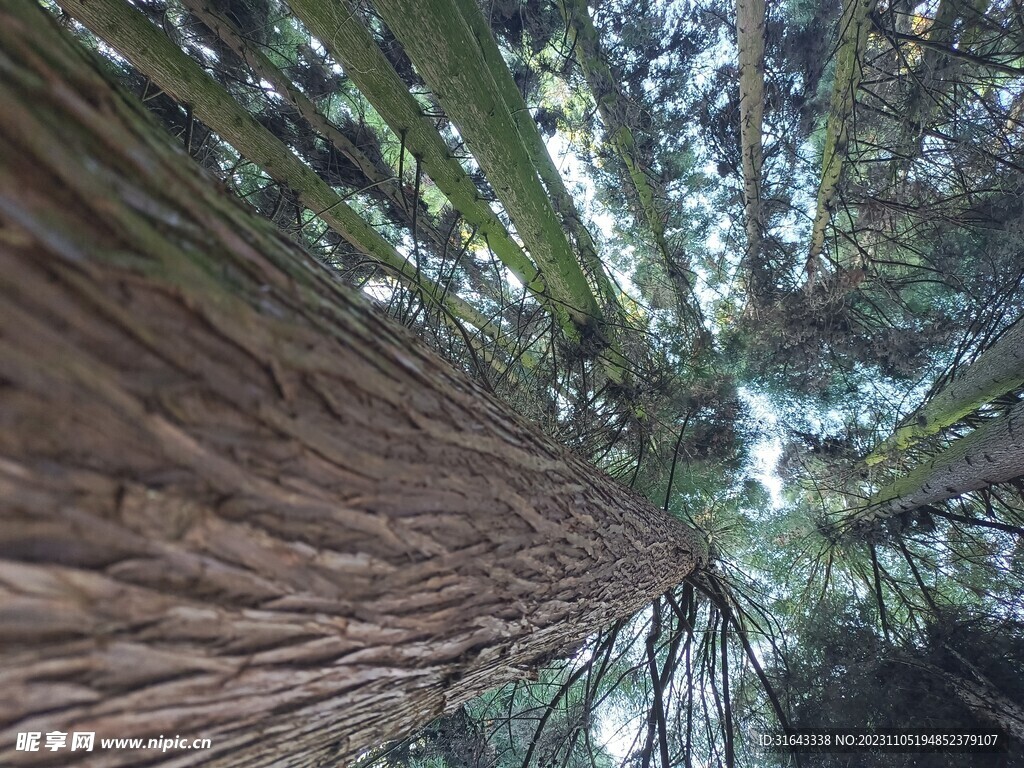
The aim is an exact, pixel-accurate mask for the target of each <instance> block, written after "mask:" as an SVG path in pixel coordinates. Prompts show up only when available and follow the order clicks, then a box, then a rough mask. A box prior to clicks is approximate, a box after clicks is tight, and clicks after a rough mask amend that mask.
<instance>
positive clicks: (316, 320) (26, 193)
mask: <svg viewBox="0 0 1024 768" xmlns="http://www.w3.org/2000/svg"><path fill="white" fill-rule="evenodd" d="M0 103H2V104H3V105H4V109H3V110H0V142H2V144H3V147H4V151H3V153H2V154H0V262H2V265H0V361H2V367H0V499H2V502H0V503H2V511H3V525H2V527H0V688H2V690H3V691H4V693H5V696H4V697H3V702H2V703H0V753H2V755H3V757H2V758H0V760H2V761H3V762H4V763H9V764H20V763H22V762H24V763H27V764H32V765H90V766H120V765H175V766H186V765H211V766H228V765H232V766H233V765H245V766H266V765H275V766H314V765H317V766H321V765H345V764H348V763H351V762H352V760H353V759H354V758H355V757H356V756H358V754H359V753H360V752H361V751H362V750H363V749H365V748H367V747H369V746H372V745H375V744H377V743H380V742H382V741H385V740H387V739H390V738H393V737H396V736H398V735H401V734H403V733H405V732H407V731H408V730H409V729H412V728H414V727H416V726H418V725H421V724H423V723H425V722H427V721H428V720H430V719H431V718H433V717H435V716H437V715H440V714H441V713H443V712H445V711H450V710H451V709H453V708H455V707H456V706H458V705H459V704H460V703H461V702H463V701H465V700H467V699H468V698H470V697H472V696H473V695H475V694H477V693H480V692H481V691H483V690H485V689H487V688H489V687H491V686H493V685H496V684H499V683H502V682H504V681H507V680H510V679H513V678H515V677H518V676H521V675H522V674H524V671H525V670H527V669H528V668H529V667H531V666H532V665H536V664H537V663H539V662H541V661H542V660H543V659H544V658H546V657H550V656H551V655H552V654H557V653H558V652H559V651H562V650H564V649H566V648H567V647H571V646H572V645H573V644H575V643H578V642H579V641H581V640H582V639H583V638H585V637H586V635H587V634H588V633H590V632H591V631H592V630H594V629H595V628H597V627H599V626H602V625H605V624H607V623H609V622H611V621H613V620H615V619H616V618H618V617H622V616H626V615H628V614H630V613H631V612H633V611H636V610H637V609H639V608H641V607H642V606H643V605H644V604H645V603H646V602H647V601H648V600H649V599H651V598H652V597H653V596H655V595H657V594H659V593H660V592H662V591H664V590H665V589H667V588H668V587H670V586H672V585H674V584H676V583H678V582H679V581H681V580H682V579H683V577H685V576H686V575H687V574H688V573H690V572H691V571H692V570H693V569H694V568H695V567H697V566H699V565H700V563H701V562H702V561H703V559H704V557H705V556H704V554H703V552H704V548H703V544H702V543H701V541H700V539H699V537H698V536H697V534H696V533H695V532H694V531H693V530H692V529H690V528H688V527H686V526H684V525H683V524H682V523H680V522H678V521H677V520H675V519H673V518H671V517H669V516H667V515H665V514H662V513H661V512H660V511H659V510H657V509H656V508H654V507H652V506H651V505H650V504H649V503H648V502H646V501H645V500H644V499H642V498H641V497H639V496H638V495H636V494H633V493H631V492H630V491H628V490H626V489H624V488H622V487H620V486H618V485H617V484H615V483H614V482H613V481H611V480H610V479H608V478H606V477H605V476H603V475H602V474H600V473H599V472H597V471H596V470H595V469H594V468H593V467H592V466H590V465H588V464H587V463H585V462H584V461H582V460H580V459H578V458H575V457H573V456H572V455H571V454H569V453H568V452H567V451H566V450H565V449H563V448H562V447H560V446H558V445H557V444H555V443H553V442H552V441H550V440H549V439H547V438H545V437H544V436H542V435H541V434H540V433H539V432H538V431H537V430H535V429H533V428H531V427H530V426H528V425H525V424H524V423H523V422H522V421H520V420H519V419H518V418H517V417H516V416H515V415H514V414H512V413H510V412H509V410H508V409H507V407H505V406H503V405H502V404H500V403H499V402H497V401H496V400H494V399H493V398H490V397H489V396H487V394H486V393H484V392H483V391H481V390H480V389H479V388H478V387H476V386H475V385H474V384H473V383H472V382H471V381H470V380H469V379H467V378H466V377H465V376H463V375H462V374H460V373H459V372H457V371H455V370H454V369H453V368H451V367H450V366H449V365H447V364H446V363H445V362H443V361H442V360H441V359H440V358H438V357H437V356H436V355H434V354H433V353H431V352H430V351H429V350H427V349H426V348H425V347H423V346H422V345H420V344H418V343H417V342H416V341H415V340H414V339H413V338H412V337H411V336H410V335H409V334H407V333H406V332H405V331H404V330H403V329H401V328H399V327H397V326H396V325H394V324H393V323H391V322H390V321H388V320H387V319H385V318H383V317H381V316H379V315H378V314H376V313H375V312H374V310H372V309H371V308H370V307H369V306H368V305H367V304H366V303H364V302H363V301H362V300H361V299H360V298H359V297H358V296H357V295H355V294H353V293H351V292H349V291H347V290H346V289H343V288H341V287H339V286H338V285H337V283H336V282H335V281H334V279H333V278H332V276H331V274H330V273H329V272H327V271H326V270H324V269H323V268H321V267H319V266H318V265H317V264H316V263H315V262H314V261H313V260H312V259H311V258H310V257H308V256H306V255H305V254H303V253H302V252H301V251H299V250H298V249H297V248H296V247H295V246H294V245H293V244H291V243H289V242H288V241H287V240H286V239H285V238H284V237H283V236H281V235H280V234H278V233H277V232H276V231H275V230H274V229H273V227H272V226H271V225H270V224H269V222H264V221H259V220H257V219H255V218H254V217H253V216H252V215H251V214H250V213H248V212H247V211H246V210H245V209H244V207H243V206H242V205H240V204H239V203H238V202H237V201H235V200H232V199H230V198H229V197H228V196H227V195H225V194H224V193H223V191H221V190H218V189H217V188H216V185H215V184H214V183H213V182H212V181H211V179H210V178H209V177H208V176H206V175H204V174H203V173H202V172H201V171H200V170H199V169H198V168H197V167H196V166H194V165H193V164H192V163H191V162H190V161H189V160H188V159H187V157H186V156H185V154H184V152H183V151H181V149H180V148H176V147H174V146H172V145H171V143H170V139H169V138H168V137H167V136H166V135H163V134H161V133H160V132H159V129H158V128H157V127H156V125H155V123H154V122H152V121H151V120H150V119H149V117H148V116H147V115H146V114H145V111H144V109H143V107H142V106H141V105H139V104H137V103H136V102H134V101H131V100H130V99H128V98H127V97H125V96H123V95H121V94H120V93H118V92H116V91H115V90H114V89H113V88H112V87H111V86H110V85H109V84H108V83H107V82H106V81H105V79H104V78H103V76H102V75H101V74H100V68H99V67H98V66H97V65H95V64H93V63H92V61H91V59H89V58H88V57H87V55H86V54H85V53H84V52H83V51H81V50H80V49H79V48H78V47H77V46H76V45H75V44H73V43H72V42H70V41H69V39H68V38H67V37H66V36H65V35H63V34H62V33H60V32H59V30H58V29H57V28H56V25H55V24H53V23H52V22H51V21H50V20H49V19H47V18H46V16H45V14H44V13H43V12H42V11H41V10H40V9H39V8H38V7H37V6H35V5H34V4H32V3H24V2H21V0H0ZM52 730H59V731H66V732H72V731H94V732H95V733H96V735H97V739H99V738H111V737H156V736H161V735H162V736H174V735H180V736H186V737H189V738H192V737H195V738H209V739H211V740H212V748H211V749H209V750H194V751H189V750H184V751H182V750H170V751H168V752H164V753H160V752H155V751H138V752H133V751H130V750H114V749H110V750H103V749H101V748H100V747H99V746H98V743H97V747H96V748H95V749H94V751H93V752H83V751H77V752H71V751H69V750H67V749H65V750H62V751H59V752H47V751H45V750H44V751H42V752H36V753H23V752H15V751H14V742H15V734H16V733H18V732H25V731H42V732H44V733H45V732H48V731H52Z"/></svg>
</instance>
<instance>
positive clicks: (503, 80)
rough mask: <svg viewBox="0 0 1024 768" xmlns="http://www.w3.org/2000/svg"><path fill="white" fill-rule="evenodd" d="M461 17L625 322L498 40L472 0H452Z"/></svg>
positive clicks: (601, 290)
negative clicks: (454, 0)
mask: <svg viewBox="0 0 1024 768" xmlns="http://www.w3.org/2000/svg"><path fill="white" fill-rule="evenodd" d="M456 2H457V3H458V6H459V11H460V13H461V14H462V18H463V20H464V21H465V22H466V24H467V25H468V26H469V28H470V30H472V33H473V39H474V40H475V42H476V45H477V47H478V48H479V49H480V54H481V56H483V59H484V61H485V63H486V64H487V68H488V71H489V72H490V73H491V78H492V79H493V80H494V84H495V86H497V88H498V89H499V90H500V93H501V98H502V100H503V101H504V102H505V106H506V108H507V109H508V112H509V114H510V115H511V116H512V119H513V120H514V121H515V124H516V127H517V128H518V129H519V136H520V139H521V140H522V142H523V147H524V148H525V150H526V152H527V153H528V154H529V156H530V159H531V160H532V161H533V166H534V168H535V169H536V171H537V174H538V175H539V176H540V178H541V181H543V182H544V186H545V187H546V188H547V191H548V195H550V197H551V202H552V204H553V205H554V206H555V211H556V212H557V213H558V217H559V219H561V221H562V223H563V224H564V226H565V228H566V229H567V230H568V231H569V232H570V233H571V234H572V237H573V239H574V240H575V241H576V248H577V250H578V251H579V254H580V261H581V262H582V263H583V265H584V266H585V267H586V269H587V272H588V274H589V276H590V278H591V280H592V281H593V282H594V285H595V288H596V289H597V293H598V295H599V296H600V297H601V299H602V301H603V303H604V305H605V309H606V310H607V311H611V312H615V313H616V314H618V315H619V316H620V317H619V318H618V322H622V323H623V325H624V326H625V325H627V324H628V320H626V318H625V317H624V315H623V312H622V306H621V304H620V302H619V290H618V289H617V288H616V287H615V285H613V284H612V281H611V280H610V279H609V277H608V274H607V273H606V272H605V269H604V264H603V263H602V261H601V257H600V255H599V254H598V252H597V245H596V244H595V243H594V238H593V237H592V236H591V234H590V232H589V230H588V229H587V227H586V225H585V224H584V223H583V220H582V219H581V218H580V215H579V212H578V211H577V210H576V205H575V203H573V199H572V195H571V194H570V193H569V190H568V189H567V188H566V186H565V182H564V181H563V179H562V175H561V173H559V171H558V168H557V167H556V166H555V163H554V161H553V160H552V159H551V154H550V153H549V152H548V148H547V144H545V143H544V137H543V136H541V134H540V130H539V129H538V128H537V123H536V122H535V121H534V119H533V113H531V112H530V108H529V107H528V106H527V104H526V100H525V99H524V98H523V95H522V93H520V92H519V88H518V87H517V86H516V83H515V81H514V80H513V79H512V78H511V77H510V76H509V72H508V66H507V65H506V64H505V59H504V58H502V55H501V51H500V49H499V48H498V44H497V42H496V41H495V39H494V35H493V34H492V33H491V29H490V26H489V25H488V24H487V19H485V18H484V15H483V13H481V11H480V7H479V6H478V5H477V2H476V0H456Z"/></svg>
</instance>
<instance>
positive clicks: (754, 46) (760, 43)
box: [736, 0, 765, 262]
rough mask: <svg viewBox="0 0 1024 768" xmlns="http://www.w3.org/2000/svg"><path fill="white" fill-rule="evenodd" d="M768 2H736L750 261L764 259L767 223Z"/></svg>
mask: <svg viewBox="0 0 1024 768" xmlns="http://www.w3.org/2000/svg"><path fill="white" fill-rule="evenodd" d="M764 36H765V2H764V0H736V44H737V47H738V48H739V59H740V147H741V149H742V150H743V201H744V209H745V218H746V228H747V259H748V260H750V261H751V262H755V261H756V260H757V259H759V258H760V250H761V238H762V236H763V233H764V221H763V216H762V209H761V166H762V165H763V164H764V148H763V146H762V123H763V121H764Z"/></svg>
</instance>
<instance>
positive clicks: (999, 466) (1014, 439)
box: [854, 403, 1024, 521]
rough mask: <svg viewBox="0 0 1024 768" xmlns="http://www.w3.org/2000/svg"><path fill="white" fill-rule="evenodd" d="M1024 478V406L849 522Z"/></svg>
mask: <svg viewBox="0 0 1024 768" xmlns="http://www.w3.org/2000/svg"><path fill="white" fill-rule="evenodd" d="M1021 475H1024V403H1019V404H1017V405H1016V406H1014V407H1013V409H1012V410H1011V411H1010V412H1009V414H1007V415H1006V416H1003V417H1001V418H999V419H996V420H994V421H992V422H991V423H988V424H985V425H984V426H981V427H978V428H977V429H976V430H974V431H973V432H971V433H970V434H969V435H967V436H965V437H961V438H960V439H959V440H956V441H955V442H954V443H953V444H952V445H951V446H950V447H949V448H947V449H946V450H944V451H941V452H940V453H938V454H937V455H936V456H934V457H932V458H931V459H929V460H928V461H925V462H924V463H922V464H920V465H918V466H916V467H914V469H912V470H911V471H910V472H908V473H907V474H906V475H904V476H903V477H901V478H899V479H898V480H896V482H894V483H892V484H891V485H889V486H888V487H886V488H884V489H883V490H881V491H880V492H879V493H878V494H876V495H875V496H874V498H872V499H871V502H870V503H869V505H868V506H867V508H865V509H864V510H862V511H860V512H858V513H857V514H856V515H855V516H854V519H855V520H857V521H870V520H875V519H880V518H885V517H889V516H890V515H893V514H898V513H900V512H909V511H911V510H915V509H917V508H919V507H923V506H924V505H926V504H934V503H936V502H940V501H945V500H947V499H952V498H955V497H957V496H959V495H961V494H963V493H967V492H968V491H976V490H979V489H981V488H987V487H989V486H991V485H996V484H997V483H1005V482H1007V481H1009V480H1013V479H1015V478H1018V477H1020V476H1021Z"/></svg>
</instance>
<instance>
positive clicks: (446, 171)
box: [288, 0, 576, 339]
mask: <svg viewBox="0 0 1024 768" xmlns="http://www.w3.org/2000/svg"><path fill="white" fill-rule="evenodd" d="M288 5H289V7H290V8H291V9H292V12H293V13H294V14H295V16H296V17H297V18H298V19H299V20H300V21H301V22H302V23H303V25H304V26H305V27H306V29H308V30H309V32H310V33H311V34H312V35H313V36H314V37H316V38H317V39H318V40H320V41H321V42H322V43H323V45H324V47H325V48H326V49H327V51H328V52H329V53H330V54H331V56H332V57H334V59H335V60H336V61H338V62H340V63H341V65H342V67H344V69H345V74H346V75H347V76H348V77H349V79H351V80H352V82H353V83H355V84H356V86H357V87H358V88H359V91H360V92H361V93H362V94H363V96H365V97H366V99H367V100H368V101H369V102H370V104H371V105H373V108H374V109H376V110H377V112H378V113H379V114H380V116H381V117H382V118H383V119H384V121H385V122H386V123H387V124H388V126H389V127H390V128H391V130H392V131H394V132H395V135H397V136H399V137H401V140H402V144H403V146H404V147H405V149H406V150H407V151H408V152H409V153H410V154H412V155H413V156H414V157H416V158H419V161H420V164H421V165H422V168H423V170H424V171H425V172H426V174H427V175H428V176H429V177H430V179H431V180H432V181H433V182H434V183H435V184H436V185H437V188H438V189H439V190H440V191H441V192H442V194H444V196H445V197H447V198H448V200H449V202H451V204H452V206H453V207H454V208H455V210H457V211H458V212H459V213H460V214H461V215H462V217H463V218H464V219H465V220H466V221H467V222H468V223H469V224H470V225H471V226H473V227H476V231H477V235H478V236H479V237H481V238H482V239H483V240H484V241H485V242H486V243H487V245H488V247H489V248H490V249H491V250H492V251H493V252H494V255H495V256H497V257H498V259H499V260H500V261H501V263H502V264H504V265H505V266H506V267H508V269H509V271H510V272H511V273H512V274H513V275H515V277H516V279H517V280H519V281H520V282H521V283H522V284H523V285H524V286H525V287H526V288H527V290H529V291H530V292H531V293H532V294H533V295H534V296H536V297H537V298H538V300H540V302H541V303H542V304H543V305H544V306H545V307H546V309H547V310H548V312H549V313H550V314H551V316H552V317H554V318H555V319H556V320H557V322H558V324H559V326H560V327H561V329H562V331H563V332H564V333H565V334H566V335H567V336H568V338H570V339H573V338H575V337H576V328H575V326H574V325H573V322H572V318H571V317H569V314H568V312H567V311H566V310H565V308H564V307H563V306H562V305H561V304H560V303H559V302H558V301H557V300H554V299H553V298H552V296H551V295H550V294H549V293H548V290H547V285H546V282H545V278H544V276H543V275H541V274H540V273H539V271H538V268H537V266H536V265H535V264H534V262H533V261H531V260H530V257H529V256H527V255H526V253H524V251H523V249H522V248H521V247H520V246H519V244H518V243H517V242H516V241H515V240H514V239H513V238H512V236H511V235H510V234H509V232H508V230H507V229H506V228H505V225H504V224H502V222H501V220H500V219H499V218H498V216H497V215H496V214H495V213H494V211H492V210H491V209H490V206H488V204H487V202H486V201H485V200H484V199H483V198H482V196H481V194H480V190H478V189H477V187H476V184H474V183H473V180H472V179H471V178H470V177H469V174H467V173H466V171H465V170H464V169H463V167H462V166H461V165H460V164H459V162H458V160H456V159H455V158H454V157H452V154H451V152H450V151H449V149H448V146H447V144H445V142H444V139H442V138H441V136H440V134H438V132H437V130H436V129H435V128H434V126H433V124H432V123H431V122H430V120H428V119H427V118H426V117H425V116H424V115H423V112H422V109H421V107H420V104H419V102H418V101H416V99H415V97H413V95H412V94H411V93H409V89H408V88H407V87H406V85H405V83H403V82H402V79H401V77H399V76H398V73H397V72H395V69H394V67H392V66H391V64H390V63H389V62H388V60H387V59H386V58H385V57H384V54H383V53H381V51H380V48H378V47H377V44H376V42H375V41H374V39H373V37H372V36H371V35H370V33H369V32H368V31H367V30H366V29H365V28H364V27H363V25H362V23H361V22H360V20H359V16H358V15H357V14H356V13H355V12H354V11H352V10H351V9H350V8H349V7H348V5H347V4H345V3H343V2H341V1H340V0H338V2H320V1H319V0H293V1H292V2H290V3H289V4H288Z"/></svg>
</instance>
